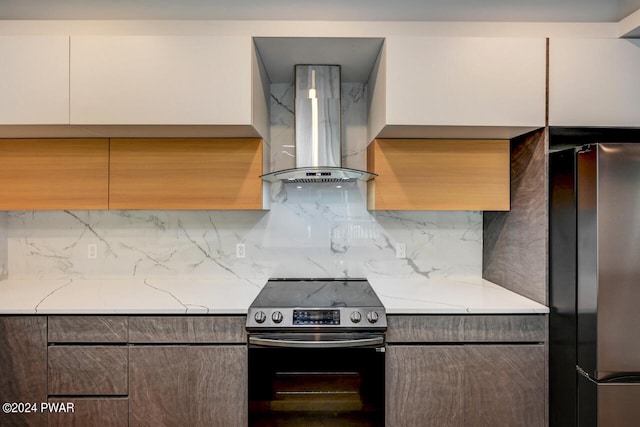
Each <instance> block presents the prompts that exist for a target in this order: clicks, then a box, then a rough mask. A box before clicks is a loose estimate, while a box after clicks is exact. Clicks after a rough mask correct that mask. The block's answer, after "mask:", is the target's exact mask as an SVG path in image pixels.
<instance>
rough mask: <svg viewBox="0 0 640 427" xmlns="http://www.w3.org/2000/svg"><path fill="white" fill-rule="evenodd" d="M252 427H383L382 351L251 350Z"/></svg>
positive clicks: (250, 416) (250, 422)
mask: <svg viewBox="0 0 640 427" xmlns="http://www.w3.org/2000/svg"><path fill="white" fill-rule="evenodd" d="M249 425H250V426H305V427H307V426H383V425H384V352H382V351H380V349H376V348H338V349H336V348H333V349H298V348H293V349H292V348H286V349H285V348H255V347H251V348H250V349H249Z"/></svg>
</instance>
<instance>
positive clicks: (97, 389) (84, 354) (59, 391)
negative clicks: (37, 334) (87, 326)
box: [48, 346, 129, 396]
mask: <svg viewBox="0 0 640 427" xmlns="http://www.w3.org/2000/svg"><path fill="white" fill-rule="evenodd" d="M128 365H129V350H128V349H127V347H126V346H50V347H49V360H48V379H49V395H63V396H68V395H102V396H108V395H126V394H127V393H128V385H127V384H128V378H129V377H128Z"/></svg>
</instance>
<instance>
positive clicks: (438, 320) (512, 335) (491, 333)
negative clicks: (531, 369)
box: [386, 314, 547, 343]
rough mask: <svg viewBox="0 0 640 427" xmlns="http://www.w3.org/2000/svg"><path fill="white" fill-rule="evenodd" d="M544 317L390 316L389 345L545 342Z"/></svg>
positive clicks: (545, 326)
mask: <svg viewBox="0 0 640 427" xmlns="http://www.w3.org/2000/svg"><path fill="white" fill-rule="evenodd" d="M546 319H547V318H546V316H544V315H534V314H530V315H527V314H525V315H514V314H506V315H477V316H473V315H462V316H457V315H451V316H447V315H440V316H437V315H436V316H428V315H427V316H423V315H415V316H414V315H391V316H388V318H387V322H388V325H389V326H388V329H387V335H386V339H387V342H389V343H446V342H472V343H473V342H532V343H537V342H545V341H546V334H547V332H546V329H547V320H546Z"/></svg>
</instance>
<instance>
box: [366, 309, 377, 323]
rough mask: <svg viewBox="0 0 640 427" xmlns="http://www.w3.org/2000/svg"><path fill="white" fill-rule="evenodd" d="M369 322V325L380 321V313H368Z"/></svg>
mask: <svg viewBox="0 0 640 427" xmlns="http://www.w3.org/2000/svg"><path fill="white" fill-rule="evenodd" d="M367 320H368V321H369V323H376V322H377V321H378V313H376V312H375V311H370V312H369V313H367Z"/></svg>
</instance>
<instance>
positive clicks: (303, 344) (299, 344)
mask: <svg viewBox="0 0 640 427" xmlns="http://www.w3.org/2000/svg"><path fill="white" fill-rule="evenodd" d="M249 344H253V345H259V346H263V347H284V348H345V347H372V346H373V347H375V346H379V345H383V344H384V337H373V338H360V339H353V340H325V341H304V340H282V339H273V338H260V337H249Z"/></svg>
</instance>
